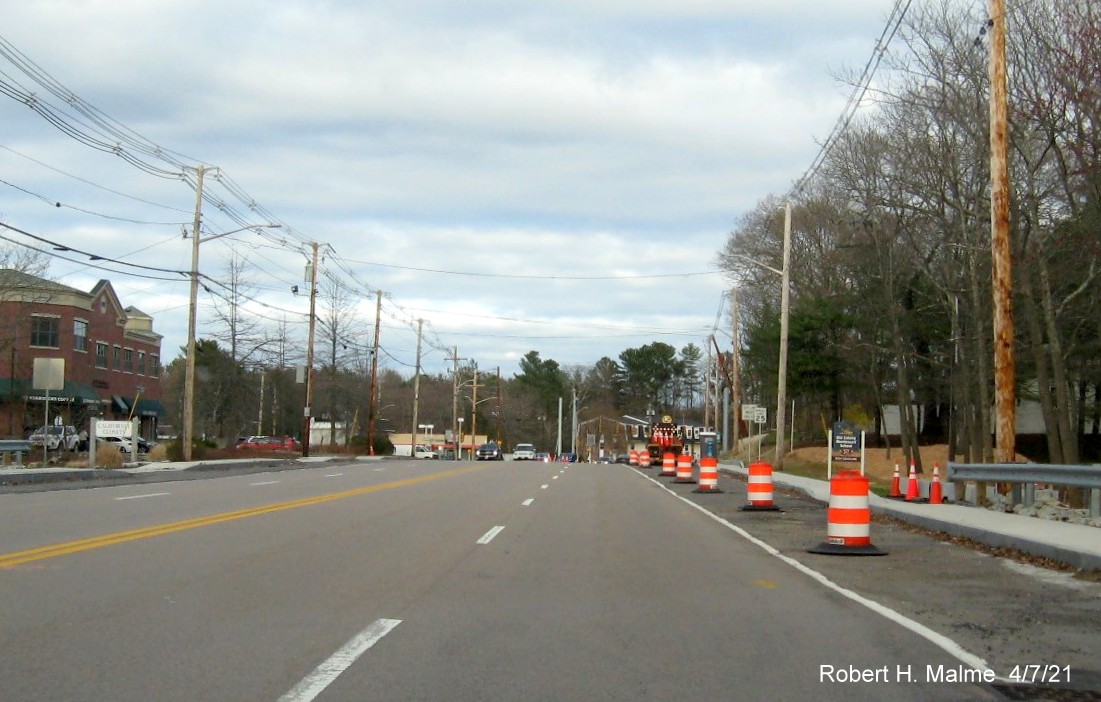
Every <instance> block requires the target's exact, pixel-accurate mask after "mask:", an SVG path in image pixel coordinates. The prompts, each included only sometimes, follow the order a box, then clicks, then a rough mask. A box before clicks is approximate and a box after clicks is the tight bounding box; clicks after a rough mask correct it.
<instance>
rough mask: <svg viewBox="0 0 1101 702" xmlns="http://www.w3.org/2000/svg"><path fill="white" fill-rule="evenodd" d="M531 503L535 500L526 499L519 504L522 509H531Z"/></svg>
mask: <svg viewBox="0 0 1101 702" xmlns="http://www.w3.org/2000/svg"><path fill="white" fill-rule="evenodd" d="M532 502H535V498H534V497H529V498H528V499H526V500H524V501H523V502H521V503H520V504H522V505H523V506H524V507H531V503H532Z"/></svg>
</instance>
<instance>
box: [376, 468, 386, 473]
mask: <svg viewBox="0 0 1101 702" xmlns="http://www.w3.org/2000/svg"><path fill="white" fill-rule="evenodd" d="M384 470H386V469H385V468H375V472H376V473H381V472H382V471H384Z"/></svg>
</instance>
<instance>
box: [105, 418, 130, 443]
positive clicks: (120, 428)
mask: <svg viewBox="0 0 1101 702" xmlns="http://www.w3.org/2000/svg"><path fill="white" fill-rule="evenodd" d="M133 430H134V424H133V422H127V421H121V422H115V421H105V420H102V419H101V420H99V421H98V422H96V437H98V438H101V439H102V438H104V437H107V436H117V437H122V438H129V437H130V434H131V433H132V432H133Z"/></svg>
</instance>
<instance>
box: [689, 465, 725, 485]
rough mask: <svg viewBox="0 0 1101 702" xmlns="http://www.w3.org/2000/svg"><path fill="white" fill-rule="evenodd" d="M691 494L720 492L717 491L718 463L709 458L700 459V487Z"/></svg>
mask: <svg viewBox="0 0 1101 702" xmlns="http://www.w3.org/2000/svg"><path fill="white" fill-rule="evenodd" d="M692 492H722V490H720V489H719V461H718V459H716V458H712V457H711V456H704V457H703V458H701V459H700V486H699V487H698V488H696V489H695V490H693V491H692Z"/></svg>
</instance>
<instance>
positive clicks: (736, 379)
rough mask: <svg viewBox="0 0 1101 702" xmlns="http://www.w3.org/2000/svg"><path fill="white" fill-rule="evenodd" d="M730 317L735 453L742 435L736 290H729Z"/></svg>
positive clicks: (732, 444) (731, 387) (740, 367)
mask: <svg viewBox="0 0 1101 702" xmlns="http://www.w3.org/2000/svg"><path fill="white" fill-rule="evenodd" d="M730 316H731V325H732V327H733V328H732V330H731V338H732V339H733V341H732V342H731V354H730V367H731V375H732V376H733V378H731V380H732V382H731V384H730V395H731V397H732V398H733V400H734V403H733V405H734V407H733V414H734V426H733V430H732V432H731V434H730V436H731V438H732V439H733V441H732V442H731V448H732V449H733V450H734V451H735V453H737V451H738V441H739V440H741V433H742V360H741V344H740V343H739V336H738V335H739V334H740V333H741V329H740V326H741V310H740V309H739V308H738V288H731V289H730Z"/></svg>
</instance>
